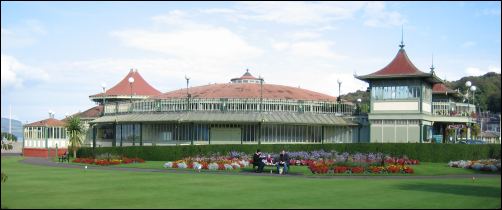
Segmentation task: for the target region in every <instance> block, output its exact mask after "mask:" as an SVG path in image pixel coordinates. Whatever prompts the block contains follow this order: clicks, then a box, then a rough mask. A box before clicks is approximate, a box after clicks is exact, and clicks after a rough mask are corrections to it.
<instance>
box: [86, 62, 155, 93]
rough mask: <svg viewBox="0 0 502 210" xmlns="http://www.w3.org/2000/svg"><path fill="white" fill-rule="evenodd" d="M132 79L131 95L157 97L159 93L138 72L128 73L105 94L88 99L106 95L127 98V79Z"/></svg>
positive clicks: (128, 85) (128, 90)
mask: <svg viewBox="0 0 502 210" xmlns="http://www.w3.org/2000/svg"><path fill="white" fill-rule="evenodd" d="M130 77H132V78H134V82H133V83H132V95H140V96H154V95H158V94H160V93H161V92H160V91H158V90H157V89H155V88H153V87H152V86H151V85H150V84H148V82H146V81H145V79H143V77H142V76H141V75H140V74H139V72H138V71H137V70H136V71H133V70H132V69H131V71H129V74H127V75H126V76H125V77H124V79H122V80H121V81H120V82H119V83H118V84H116V85H115V86H113V87H112V88H110V89H108V90H107V91H106V92H105V94H103V93H99V94H95V95H92V96H90V97H96V96H103V95H106V96H107V97H108V96H124V95H125V96H127V95H131V85H130V84H129V78H130Z"/></svg>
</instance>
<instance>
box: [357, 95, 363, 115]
mask: <svg viewBox="0 0 502 210" xmlns="http://www.w3.org/2000/svg"><path fill="white" fill-rule="evenodd" d="M361 101H362V100H361V99H360V98H358V99H357V114H358V115H360V114H361Z"/></svg>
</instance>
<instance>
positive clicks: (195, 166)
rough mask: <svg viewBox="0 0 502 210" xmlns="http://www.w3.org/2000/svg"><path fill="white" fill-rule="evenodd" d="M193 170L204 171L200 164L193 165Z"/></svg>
mask: <svg viewBox="0 0 502 210" xmlns="http://www.w3.org/2000/svg"><path fill="white" fill-rule="evenodd" d="M193 169H194V170H199V171H200V170H201V169H202V164H200V163H198V162H194V163H193Z"/></svg>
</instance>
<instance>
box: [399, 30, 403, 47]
mask: <svg viewBox="0 0 502 210" xmlns="http://www.w3.org/2000/svg"><path fill="white" fill-rule="evenodd" d="M403 40H404V26H403V25H401V44H400V45H399V47H400V48H401V49H403V48H404V41H403Z"/></svg>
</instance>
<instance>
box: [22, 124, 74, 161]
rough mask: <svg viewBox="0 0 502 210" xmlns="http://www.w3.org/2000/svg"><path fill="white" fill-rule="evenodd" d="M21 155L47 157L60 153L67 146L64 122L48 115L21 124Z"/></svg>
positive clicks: (65, 149)
mask: <svg viewBox="0 0 502 210" xmlns="http://www.w3.org/2000/svg"><path fill="white" fill-rule="evenodd" d="M23 127H24V128H23V130H24V141H23V155H24V156H29V157H49V156H55V155H56V154H58V155H62V154H63V153H64V152H65V151H67V148H68V138H67V133H66V128H65V122H63V121H61V120H57V119H54V116H53V115H52V114H50V117H49V118H48V119H45V120H40V121H37V122H33V123H30V124H26V125H24V126H23Z"/></svg>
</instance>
